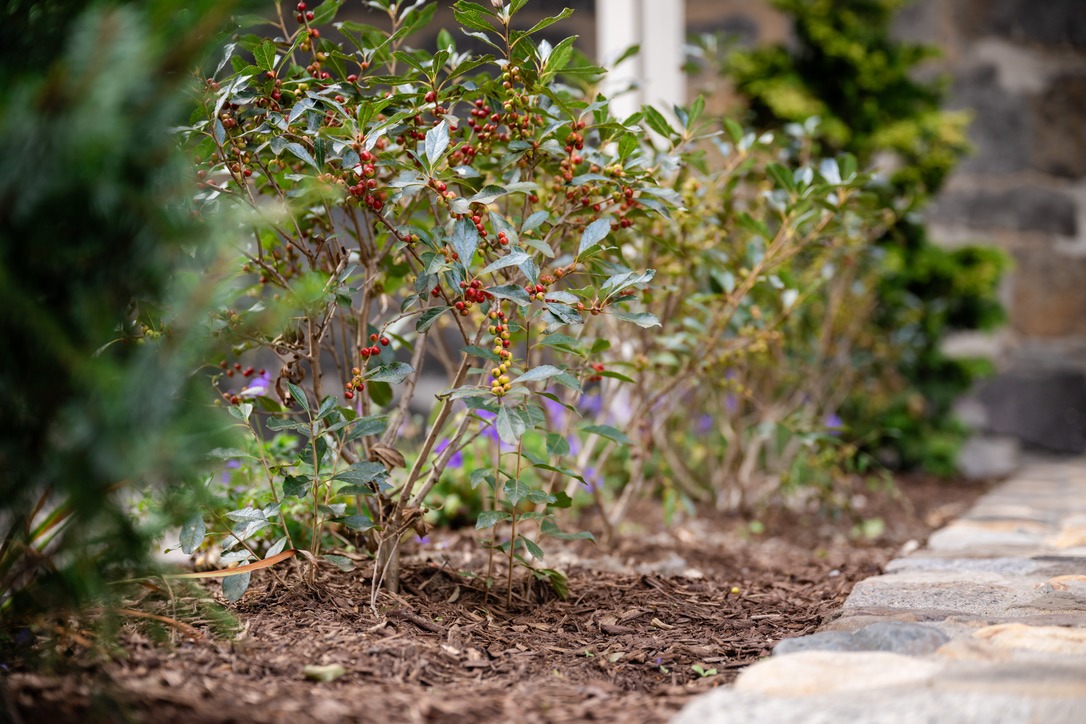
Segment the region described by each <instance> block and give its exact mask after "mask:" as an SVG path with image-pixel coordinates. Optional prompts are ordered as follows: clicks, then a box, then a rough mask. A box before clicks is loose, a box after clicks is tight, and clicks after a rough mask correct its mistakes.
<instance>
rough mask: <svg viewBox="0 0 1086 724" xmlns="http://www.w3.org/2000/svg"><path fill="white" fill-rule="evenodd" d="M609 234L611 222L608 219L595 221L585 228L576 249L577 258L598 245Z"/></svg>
mask: <svg viewBox="0 0 1086 724" xmlns="http://www.w3.org/2000/svg"><path fill="white" fill-rule="evenodd" d="M609 233H611V221H610V220H609V219H596V220H595V221H593V222H592V223H591V224H589V225H588V226H586V227H585V229H584V232H583V233H582V234H581V243H580V245H579V246H578V247H577V256H578V257H579V256H581V255H582V254H584V253H585V252H586V251H588V250H589V249H592V248H593V247H594V246H596V245H597V244H599V243H600V242H601V241H603V239H604V238H605V237H606V236H607V235H608V234H609Z"/></svg>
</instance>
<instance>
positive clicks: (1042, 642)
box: [973, 623, 1086, 656]
mask: <svg viewBox="0 0 1086 724" xmlns="http://www.w3.org/2000/svg"><path fill="white" fill-rule="evenodd" d="M973 637H974V638H976V639H979V640H982V641H987V642H989V643H991V644H992V645H993V646H996V647H997V648H1002V649H1025V650H1028V651H1040V652H1044V653H1051V654H1067V655H1072V656H1080V655H1086V628H1069V627H1066V626H1027V625H1025V624H1021V623H1003V624H998V625H995V626H986V627H984V628H982V629H979V630H977V631H975V632H974V633H973Z"/></svg>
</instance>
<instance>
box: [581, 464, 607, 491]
mask: <svg viewBox="0 0 1086 724" xmlns="http://www.w3.org/2000/svg"><path fill="white" fill-rule="evenodd" d="M581 477H582V478H584V481H585V482H586V483H587V484H588V489H589V491H591V492H593V493H594V492H596V491H597V490H599V489H600V488H601V487H602V486H603V476H602V475H600V473H599V471H598V470H596V468H594V467H593V466H591V465H589V466H588V467H587V468H585V469H584V473H583V474H582V475H581Z"/></svg>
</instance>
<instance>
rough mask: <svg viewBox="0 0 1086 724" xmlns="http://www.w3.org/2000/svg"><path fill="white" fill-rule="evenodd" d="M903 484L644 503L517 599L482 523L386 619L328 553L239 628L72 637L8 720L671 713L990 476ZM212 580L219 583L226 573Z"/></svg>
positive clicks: (454, 540)
mask: <svg viewBox="0 0 1086 724" xmlns="http://www.w3.org/2000/svg"><path fill="white" fill-rule="evenodd" d="M899 487H900V490H901V491H902V492H903V493H904V501H903V500H902V499H901V498H899V499H898V500H897V501H896V502H895V501H893V500H889V499H887V498H885V497H884V496H881V495H872V494H867V495H866V496H865V498H866V499H865V498H864V497H861V498H858V499H857V500H855V501H854V503H855V504H856V505H863V506H864V507H863V509H862V513H863V517H865V518H874V517H879V518H881V519H882V521H883V523H884V528H883V531H882V533H881V535H880V536H879V537H878V538H876V539H874V540H868V539H863V538H855V537H850V536H849V535H847V534H848V532H849V530H850V528H851V526H852V521H851V520H846V521H845V522H842V521H841V520H838V521H833V520H830V519H827V518H826V517H825V516H822V515H814V514H810V515H798V514H794V513H784V512H779V511H778V512H774V513H773V514H771V515H769V514H767V515H764V516H762V518H761V522H762V524H763V525H764V526H765V530H764V532H762V533H761V534H758V535H755V534H751V533H750V526H749V524H748V523H747V522H746V521H741V520H737V519H732V518H722V517H720V516H713V515H709V516H707V517H699V518H696V519H692V520H685V521H682V522H679V523H677V524H675V525H672V526H671V527H670V528H665V527H664V526H663V525H662V524H660V523H659V522H658V521H657V522H655V523H650V522H644V521H654V520H656V519H657V518H658V513H657V512H654V511H652V510H651V509H649V508H648V507H647V506H646V509H645V510H644V511H642V514H641V515H640V516H639V518H640V520H641V521H642V522H641V524H640V526H639V527H635V530H634V532H633V534H630V535H627V536H625V537H624V538H623V539H621V540H620V541H618V542H617V543H616V544H615V545H614V546H612V547H611V548H610V549H608V550H604V549H603V548H601V547H598V546H593V545H591V544H588V543H584V542H581V543H577V544H569V545H564V546H558V545H555V543H553V542H551V541H548V548H547V560H546V563H547V564H549V565H552V566H554V567H556V568H562V569H564V570H566V571H567V572H568V574H569V591H570V595H569V597H568V599H566V600H559V599H558V597H557V596H556V595H554V593H553V592H552V591H551V590H550V588H549V587H546V586H544V584H542V583H538V582H535V583H530V582H529V581H528V580H527V579H526V577H525V575H524V573H523V571H520V572H518V578H517V582H516V583H515V584H514V590H515V592H516V596H515V597H514V602H513V604H512V606H511V607H510V608H507V607H506V605H505V598H504V595H505V589H504V576H502V578H501V579H500V580H501V581H502V583H500V584H499V585H498V587H497V589H496V591H495V595H496V596H498V597H500V599H496V598H495V597H493V596H492V597H490V598H488V597H487V596H486V595H485V594H484V592H483V591H482V590H481V584H480V582H479V576H480V575H481V574H483V573H485V569H486V553H485V551H481V550H480V549H479V548H478V547H477V546H476V545H475V544H474V543H473V542H472V540H471V535H470V532H464V533H460V534H449V535H446V536H444V537H441V538H439V537H437V536H435V540H434V542H433V543H432V544H430V545H427V546H425V547H423V548H420V549H418V550H416V551H413V552H412V553H411V555H410V556H408V558H407V560H406V565H405V577H404V584H403V590H402V591H401V593H400V595H399V596H396V597H392V596H383V597H382V598H381V601H380V607H381V614H382V615H381V616H379V617H378V616H375V615H374V613H373V611H371V609H370V607H369V592H368V581H367V579H366V575H367V573H368V571H369V567H368V566H367V565H366V564H362V565H361V567H360V568H359V569H358V570H356V571H354V572H349V573H343V572H340V571H338V570H335V569H323V568H322V574H321V576H320V577H319V580H318V581H317V585H315V586H313V587H308V586H304V585H301V584H299V583H293V584H292V585H291V586H290V587H284V586H283V585H281V584H280V583H278V582H277V581H276V580H275V578H274V577H273V576H271V575H268V573H267V572H262V573H261V574H257V575H255V576H254V580H253V585H252V587H251V588H250V590H249V592H247V593H246V595H245V597H244V598H243V599H242V600H241V601H240V602H239V603H238V604H235V605H234V606H233V612H234V614H235V616H236V617H237V619H238V621H239V623H240V627H241V628H240V631H239V632H238V633H237V635H236V636H235V637H233V638H226V639H224V638H215V637H214V635H213V633H212V631H211V629H210V628H209V627H208V626H206V625H199V624H197V629H199V630H200V631H202V633H203V638H201V639H199V640H190V639H189V638H187V637H185V636H184V635H183V634H182V633H181V632H175V633H174V638H175V641H174V643H173V644H172V645H171V644H169V643H166V644H162V643H159V642H152V639H151V638H150V637H149V636H148V632H147V630H146V629H145V628H142V627H140V626H138V625H136V623H132V624H129V625H126V626H125V628H124V629H123V631H122V636H121V644H122V647H123V652H122V655H120V656H116V657H114V658H112V659H109V660H107V661H105V662H104V663H103V662H102V661H101V659H99V661H98V663H95V664H89V663H81V662H85V661H87V660H88V657H87V652H86V651H85V650H83V649H82V647H81V645H80V644H79V643H78V642H75V641H71V640H69V641H67V642H66V643H65V644H62V645H66V646H67V647H68V649H67V650H65V651H64V653H65V654H67V656H68V665H67V667H66V670H65V672H64V673H63V674H62V675H44V674H40V673H33V672H28V671H18V670H12V671H11V672H10V673H8V674H7V680H6V681H5V682H3V683H2V686H3V690H4V692H5V701H4V702H3V703H4V704H5V706H4V707H2V708H0V719H4V718H5V716H6V717H7V718H10V719H12V720H14V721H23V722H37V721H43V722H44V721H50V722H65V721H140V722H154V723H155V724H165V722H279V721H290V722H309V721H321V722H328V721H338V720H351V721H375V722H376V721H380V722H455V723H456V724H462V723H463V722H506V721H509V722H513V721H515V722H580V721H610V722H630V721H637V722H663V721H666V720H667V719H668V718H669V717H670V716H671V715H673V714H674V713H675V712H676V711H678V709H679V708H681V707H682V706H683V705H684V704H685V703H686V702H687V701H688V700H689V698H690V697H691V696H693V695H696V694H699V693H702V692H704V691H707V690H708V689H710V688H712V687H715V686H719V685H721V684H724V683H728V682H731V681H733V680H734V679H735V677H736V676H737V675H738V673H739V671H740V670H741V669H742V668H743V667H745V666H747V665H749V664H751V663H753V662H754V661H757V660H758V659H759V658H761V657H763V656H766V655H768V654H769V653H770V652H771V650H772V648H773V645H774V643H775V642H777V641H779V640H780V639H782V638H786V637H791V636H801V635H804V634H809V633H812V632H814V631H815V630H816V629H817V628H818V627H819V626H820V625H821V624H822V623H823V622H825V621H826V620H827V619H828V618H830V617H832V616H833V615H834V613H835V612H836V611H837V610H839V608H840V606H841V604H842V602H843V601H844V600H845V598H846V597H847V596H848V593H849V591H850V590H851V589H852V586H853V585H854V584H855V583H856V582H857V581H859V580H862V579H864V578H867V577H869V576H872V575H876V574H878V573H879V572H880V571H881V569H882V566H883V565H885V563H886V562H887V561H888V560H890V559H891V558H892V557H893V556H894V555H895V554H897V553H898V552H899V550H900V549H901V546H902V545H903V544H906V543H907V542H908V541H916V542H918V543H922V542H923V540H924V538H925V537H926V536H927V534H928V533H929V532H930V531H931V530H932V529H933V528H936V527H939V526H940V525H942V524H944V523H945V522H946V521H947V520H948V519H949V518H951V517H953V516H955V515H958V514H960V513H961V512H963V511H964V510H965V509H966V508H967V507H968V505H969V504H970V503H971V502H972V501H973V499H974V498H975V497H976V496H977V495H978V494H979V493H980V492H982V491H983V486H978V485H965V484H948V483H940V482H936V481H929V480H916V479H913V480H905V481H902V483H901V484H900V486H899ZM910 545H912V544H910ZM282 573H284V574H288V573H290V571H289V567H288V568H285V569H284V570H283V572H282ZM288 577H289V578H290V580H291V581H297V575H296V574H295V575H293V576H288ZM736 589H738V592H735V591H736ZM207 590H208V591H209V593H207V594H205V595H208V596H212V595H214V596H218V588H217V584H214V583H212V584H209V585H208V587H207ZM195 603H196V602H195V600H188V599H185V598H184V597H183V596H182V597H180V600H175V601H174V602H173V604H172V605H173V606H175V607H176V609H177V610H178V611H179V612H184V610H185V609H186V607H188V608H189V609H193V608H194V605H195ZM148 606H150V604H148ZM149 610H151V609H149ZM153 610H155V611H157V612H158V613H162V614H169V613H171V612H172V610H173V609H172V608H171V607H170V605H168V604H164V605H163V606H162V607H160V608H158V609H153ZM182 618H184V617H183V616H182ZM189 620H190V621H191V620H192V619H189ZM327 664H339V665H341V666H342V667H343V668H344V669H345V670H346V673H345V674H344V675H343V676H341V677H340V678H338V679H336V680H334V681H332V682H330V683H319V682H316V681H312V680H308V679H306V678H305V677H304V676H303V667H304V666H306V665H327ZM12 666H13V667H15V669H17V664H15V663H13V664H12ZM7 667H8V665H7V664H5V668H7ZM694 667H698V668H699V669H700V670H701V671H700V672H699V671H698V670H696V669H695V668H694Z"/></svg>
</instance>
